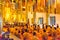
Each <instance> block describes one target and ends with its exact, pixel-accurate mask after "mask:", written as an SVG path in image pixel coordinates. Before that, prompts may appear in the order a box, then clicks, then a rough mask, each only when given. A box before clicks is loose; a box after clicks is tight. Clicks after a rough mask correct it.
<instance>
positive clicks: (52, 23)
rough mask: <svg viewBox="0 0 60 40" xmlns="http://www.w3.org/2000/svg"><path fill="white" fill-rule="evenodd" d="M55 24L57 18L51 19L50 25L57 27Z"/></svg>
mask: <svg viewBox="0 0 60 40" xmlns="http://www.w3.org/2000/svg"><path fill="white" fill-rule="evenodd" d="M55 22H56V20H55V16H52V17H50V24H51V25H55Z"/></svg>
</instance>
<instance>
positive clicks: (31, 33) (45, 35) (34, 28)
mask: <svg viewBox="0 0 60 40" xmlns="http://www.w3.org/2000/svg"><path fill="white" fill-rule="evenodd" d="M3 31H4V32H8V31H9V32H10V33H12V34H13V35H16V36H17V37H19V38H20V40H60V28H59V26H58V25H57V26H56V27H54V25H52V26H50V25H43V26H42V28H41V27H40V26H39V25H27V24H25V25H20V26H12V27H3Z"/></svg>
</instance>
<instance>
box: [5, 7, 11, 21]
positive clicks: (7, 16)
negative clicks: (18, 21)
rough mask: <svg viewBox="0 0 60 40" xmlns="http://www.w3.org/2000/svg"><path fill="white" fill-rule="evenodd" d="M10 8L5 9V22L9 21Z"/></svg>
mask: <svg viewBox="0 0 60 40" xmlns="http://www.w3.org/2000/svg"><path fill="white" fill-rule="evenodd" d="M10 14H11V12H10V8H8V7H7V8H5V21H7V20H9V19H10Z"/></svg>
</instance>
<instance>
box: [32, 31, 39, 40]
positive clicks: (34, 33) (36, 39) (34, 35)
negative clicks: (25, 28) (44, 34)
mask: <svg viewBox="0 0 60 40" xmlns="http://www.w3.org/2000/svg"><path fill="white" fill-rule="evenodd" d="M32 40H38V37H37V36H36V32H33V39H32Z"/></svg>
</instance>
